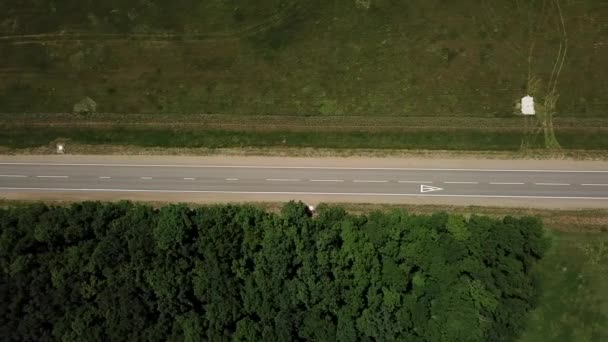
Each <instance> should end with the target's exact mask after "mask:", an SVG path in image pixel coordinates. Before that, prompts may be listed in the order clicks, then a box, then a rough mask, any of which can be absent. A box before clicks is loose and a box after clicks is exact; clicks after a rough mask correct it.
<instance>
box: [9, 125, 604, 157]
mask: <svg viewBox="0 0 608 342" xmlns="http://www.w3.org/2000/svg"><path fill="white" fill-rule="evenodd" d="M0 129H2V131H3V134H2V135H0V146H3V147H6V148H9V149H15V150H17V149H25V148H33V147H38V146H46V145H49V144H51V143H52V142H53V141H55V140H57V139H62V140H66V141H70V142H72V143H76V144H88V145H120V146H139V147H160V148H201V147H204V148H211V149H217V148H243V147H257V148H267V147H282V148H327V149H425V150H450V151H517V150H519V149H520V147H521V144H522V133H521V132H517V131H492V130H471V129H467V130H462V129H459V130H448V129H446V130H416V131H402V132H366V131H348V132H342V131H333V132H332V131H329V132H313V131H304V132H301V131H298V132H296V131H290V130H276V131H275V130H273V131H252V130H243V131H235V130H218V129H204V128H201V129H190V128H150V127H147V128H145V129H144V128H134V127H103V128H98V127H62V126H48V127H43V128H42V127H31V126H27V125H7V124H4V125H1V126H0ZM557 136H558V138H559V140H560V142H561V144H562V147H563V148H564V149H567V150H568V149H573V150H574V149H577V150H578V149H581V150H608V134H605V133H604V132H596V133H588V134H584V135H583V134H581V133H580V132H570V131H558V132H557ZM526 140H527V147H528V148H541V147H542V139H541V137H529V138H528V139H526Z"/></svg>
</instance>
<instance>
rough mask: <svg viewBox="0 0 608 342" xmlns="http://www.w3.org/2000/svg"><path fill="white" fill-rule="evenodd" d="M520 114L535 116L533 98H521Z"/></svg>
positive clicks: (527, 96)
mask: <svg viewBox="0 0 608 342" xmlns="http://www.w3.org/2000/svg"><path fill="white" fill-rule="evenodd" d="M521 113H522V114H523V115H536V110H534V98H533V97H532V96H530V95H526V96H524V97H522V98H521Z"/></svg>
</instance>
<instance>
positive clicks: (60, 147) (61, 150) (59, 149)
mask: <svg viewBox="0 0 608 342" xmlns="http://www.w3.org/2000/svg"><path fill="white" fill-rule="evenodd" d="M57 153H59V154H63V153H65V145H64V144H62V143H58V144H57Z"/></svg>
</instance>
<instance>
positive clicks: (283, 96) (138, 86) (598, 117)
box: [0, 0, 608, 149]
mask: <svg viewBox="0 0 608 342" xmlns="http://www.w3.org/2000/svg"><path fill="white" fill-rule="evenodd" d="M558 4H559V6H558ZM560 15H561V16H560ZM607 15H608V6H606V5H605V4H603V3H602V2H598V1H593V0H586V1H576V2H570V1H556V0H535V1H523V0H518V1H510V0H494V1H488V0H476V1H468V2H457V3H451V2H450V3H448V2H445V1H441V0H424V1H422V0H419V1H401V2H396V1H389V0H353V1H339V2H331V1H329V2H328V1H321V0H308V1H303V0H260V1H256V2H255V3H253V2H251V3H249V2H242V3H241V2H239V1H223V0H209V1H203V2H200V1H193V0H175V1H170V2H167V1H158V0H150V1H144V2H135V3H134V2H131V1H125V0H113V1H104V2H103V4H102V3H98V2H92V3H89V2H83V1H76V0H65V1H57V2H39V1H33V0H31V1H20V2H17V3H16V2H2V3H0V51H2V55H1V58H0V113H11V114H10V116H9V117H11V118H12V119H6V116H2V118H1V120H2V122H5V123H6V122H11V120H19V116H20V115H23V113H66V112H67V113H69V112H71V111H72V109H73V106H74V104H75V103H77V102H78V101H80V100H81V99H83V98H85V97H90V98H92V99H93V100H94V101H95V102H96V103H97V112H102V113H119V114H120V115H123V116H129V115H138V117H141V116H142V115H145V114H150V115H157V114H162V115H165V116H167V117H171V116H180V117H183V116H187V115H191V114H199V113H213V114H219V115H224V116H226V117H227V116H237V117H246V116H251V117H257V116H259V115H274V116H288V117H290V118H291V117H293V116H301V117H306V118H311V117H313V118H314V117H319V118H323V117H327V116H332V117H341V118H342V122H343V123H344V125H345V126H357V125H358V124H359V122H360V121H362V119H361V118H366V119H365V120H363V121H366V122H369V121H373V119H374V118H377V120H378V121H380V122H384V121H387V120H388V119H387V118H391V117H396V118H408V117H411V118H436V119H437V120H436V121H435V123H434V126H435V127H437V128H438V129H455V128H458V127H459V126H460V122H461V121H462V120H463V119H464V120H465V121H466V120H468V121H469V122H470V121H474V119H475V118H484V119H489V118H495V119H504V120H506V121H509V122H512V121H513V120H516V119H518V118H517V116H516V113H517V112H518V110H517V108H516V104H517V102H518V100H519V99H520V98H521V97H522V96H523V95H525V94H526V93H530V94H531V95H533V96H535V98H536V99H537V100H538V101H539V107H538V109H539V111H540V112H543V113H546V115H549V117H555V118H556V119H569V120H577V119H580V120H583V119H585V120H589V119H592V120H594V121H596V122H598V125H595V126H594V127H604V128H606V127H608V93H607V92H606V89H608V68H606V64H605V62H604V61H605V60H606V58H607V57H608V43H607V41H608V22H606V21H605V20H602V19H603V18H605V17H606V16H607ZM561 18H563V26H562V25H561V22H562V21H561ZM561 57H564V58H563V61H562V58H561ZM562 62H563V64H562ZM555 81H557V82H555ZM554 88H555V89H554ZM553 90H554V91H553ZM554 95H559V96H558V97H557V102H556V103H555V106H553V102H552V100H554V99H555V97H554ZM552 96H553V97H552ZM546 101H548V102H546ZM545 105H547V106H548V107H547V106H545ZM128 113H133V114H128ZM519 119H521V118H519ZM85 120H86V119H85ZM90 120H95V118H91V119H90ZM227 120H229V119H227ZM422 120H424V119H422ZM544 120H545V116H544V115H543V116H542V117H541V116H540V115H539V119H538V120H531V123H530V124H531V126H532V127H541V126H542V123H544ZM144 121H145V119H144ZM169 121H170V119H169ZM292 122H293V124H294V125H298V122H299V121H298V120H292ZM509 124H511V123H509ZM499 125H500V124H499ZM519 125H520V127H519V129H520V130H521V131H525V130H526V129H527V128H526V127H524V126H525V123H524V120H523V119H521V120H519ZM575 127H576V126H575ZM467 128H468V127H467ZM310 130H311V131H314V128H312V129H310ZM244 131H247V129H244ZM278 131H280V130H278ZM479 131H480V132H485V131H486V130H485V128H483V127H482V128H479ZM557 133H559V132H557ZM578 133H579V134H578V136H583V135H585V134H588V132H587V131H586V130H585V129H584V128H580V129H579V131H578ZM243 134H247V133H246V132H244V133H243ZM490 135H492V134H490ZM527 135H528V133H520V139H515V140H518V141H520V140H521V137H526V136H527ZM489 139H490V140H495V138H489ZM576 139H578V137H576V138H573V140H576ZM594 139H595V140H597V139H599V140H601V139H600V138H597V139H596V138H593V139H592V140H594ZM373 141H375V140H374V139H371V140H370V144H368V145H367V146H366V147H370V148H373V147H379V148H382V147H383V146H374V145H373V144H372V143H371V142H373ZM476 142H477V141H476V140H474V139H473V140H469V141H466V142H462V143H461V145H468V146H475V144H476ZM260 143H261V142H260ZM449 143H450V141H447V140H446V141H445V142H443V143H442V144H443V145H447V144H449ZM560 143H562V144H563V145H566V146H568V145H571V142H569V141H568V139H565V140H564V141H563V142H562V141H561V140H560ZM517 144H519V142H518V143H517ZM400 145H403V146H410V145H411V144H410V143H408V142H407V141H405V142H403V143H401V144H400ZM440 145H441V144H440ZM434 146H435V144H433V143H431V144H429V145H424V146H423V147H426V148H434ZM592 147H599V145H597V146H596V145H594V146H592ZM477 148H480V149H486V148H487V147H483V146H477ZM602 148H603V147H602Z"/></svg>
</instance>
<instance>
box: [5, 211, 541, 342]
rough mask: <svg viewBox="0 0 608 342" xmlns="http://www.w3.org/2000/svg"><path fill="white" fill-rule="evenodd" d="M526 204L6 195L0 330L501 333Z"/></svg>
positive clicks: (70, 335) (186, 334)
mask: <svg viewBox="0 0 608 342" xmlns="http://www.w3.org/2000/svg"><path fill="white" fill-rule="evenodd" d="M546 244H547V243H546V240H545V239H544V238H543V232H542V224H541V222H540V221H539V220H538V219H535V218H529V217H526V218H513V217H506V218H503V219H494V218H489V217H484V216H472V217H469V218H465V217H462V216H458V215H448V214H445V213H438V214H434V215H431V216H421V215H413V214H409V213H407V212H404V211H400V210H396V211H392V212H387V213H383V212H375V213H371V214H368V215H352V214H348V213H347V212H345V211H344V210H343V209H342V208H339V207H330V206H325V207H322V208H319V210H318V211H317V212H315V214H314V215H312V214H311V213H310V212H309V211H308V210H307V207H306V206H304V205H303V204H301V203H293V202H292V203H289V204H286V205H285V206H284V207H283V209H282V211H281V213H280V214H277V213H272V212H266V211H264V210H262V209H259V208H255V207H251V206H209V207H202V208H196V209H191V208H188V207H187V206H183V205H172V206H167V207H163V208H160V209H155V208H152V207H150V206H146V205H139V204H132V203H128V202H121V203H96V202H85V203H78V204H73V205H71V206H69V207H50V206H47V205H44V204H36V205H27V206H18V207H11V208H5V209H0V267H1V271H0V339H1V340H2V341H17V340H19V341H28V340H29V341H33V340H35V341H48V340H63V341H184V340H185V341H203V340H208V341H228V340H236V341H356V340H361V341H394V340H398V341H508V340H513V339H514V338H515V337H516V336H517V334H518V333H519V332H520V331H521V330H522V328H523V325H524V324H525V320H524V319H525V314H526V312H527V311H529V310H530V309H531V308H532V307H534V305H535V302H536V298H537V297H538V286H537V284H536V281H535V279H534V277H533V275H532V273H531V268H532V267H533V266H534V264H535V263H536V262H537V261H538V260H539V259H540V258H541V257H542V256H543V253H544V251H545V249H546Z"/></svg>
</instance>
